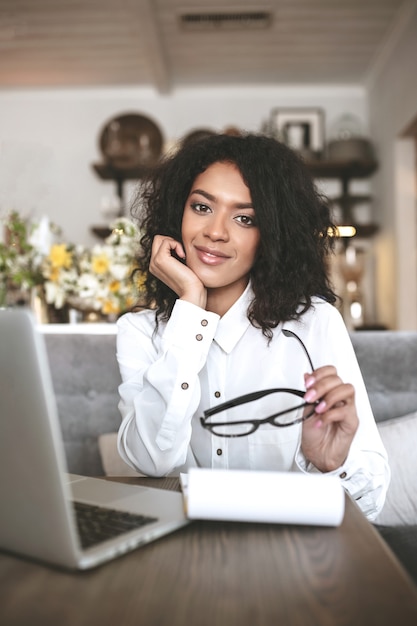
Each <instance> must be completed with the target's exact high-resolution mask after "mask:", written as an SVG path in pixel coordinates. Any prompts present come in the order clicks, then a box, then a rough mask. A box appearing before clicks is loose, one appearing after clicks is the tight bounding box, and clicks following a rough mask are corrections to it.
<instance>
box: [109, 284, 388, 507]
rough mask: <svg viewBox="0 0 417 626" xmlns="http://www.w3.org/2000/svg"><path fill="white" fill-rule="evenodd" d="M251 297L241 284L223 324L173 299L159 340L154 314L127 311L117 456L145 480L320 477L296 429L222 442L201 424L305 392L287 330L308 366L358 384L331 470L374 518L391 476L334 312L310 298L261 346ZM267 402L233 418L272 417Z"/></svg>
mask: <svg viewBox="0 0 417 626" xmlns="http://www.w3.org/2000/svg"><path fill="white" fill-rule="evenodd" d="M252 297H253V293H252V290H251V288H250V286H248V288H247V289H246V291H245V292H244V293H243V294H242V296H241V297H240V298H239V300H238V301H237V302H235V304H234V305H233V306H232V307H231V308H230V309H229V311H227V313H226V314H225V315H223V317H221V318H220V317H219V315H217V314H215V313H211V312H209V311H206V310H204V309H201V308H199V307H197V306H195V305H193V304H191V303H189V302H185V301H182V300H177V302H176V304H175V306H174V309H173V312H172V315H171V317H170V319H169V320H168V322H166V323H161V324H160V325H159V328H158V331H157V332H156V333H154V330H155V313H154V311H141V312H138V313H128V314H126V315H124V316H122V317H121V318H120V319H119V321H118V344H117V345H118V348H117V357H118V361H119V366H120V372H121V376H122V381H123V382H122V384H121V385H120V388H119V393H120V398H121V400H120V404H119V408H120V411H121V415H122V418H123V419H122V424H121V426H120V430H119V437H118V445H119V452H120V455H121V456H122V458H123V459H124V460H125V462H126V463H128V464H129V465H130V466H131V467H133V468H134V469H137V470H138V471H140V472H143V473H144V474H147V475H149V476H164V475H167V474H170V473H178V472H179V471H186V469H187V468H188V467H190V466H199V467H211V468H221V469H228V468H234V469H253V470H274V471H292V470H294V471H305V472H306V471H317V470H315V468H314V467H312V466H310V465H309V464H308V463H307V462H306V459H305V458H304V456H303V454H302V452H301V450H300V440H301V425H293V426H289V427H286V428H278V427H275V426H272V425H269V424H266V425H262V426H260V427H259V428H258V429H257V430H256V432H254V433H252V434H251V435H249V436H246V437H239V438H227V437H218V436H215V435H212V434H211V433H210V431H209V430H206V429H204V428H203V427H202V425H201V423H200V417H201V416H202V415H203V411H204V410H205V409H208V408H210V407H212V406H215V405H216V404H219V403H221V402H224V401H226V400H230V399H231V398H234V397H236V396H240V395H243V394H246V393H249V392H251V391H257V390H260V389H267V388H276V387H286V388H295V389H300V390H304V388H305V387H304V378H303V374H304V373H305V372H309V371H310V370H311V368H310V366H309V363H308V360H307V357H306V355H305V353H304V351H303V349H302V347H301V346H300V345H299V343H298V342H297V340H296V339H294V338H289V337H286V336H285V335H284V334H283V333H282V328H288V329H289V330H292V331H293V332H295V333H296V334H297V335H298V336H299V337H300V338H301V339H302V341H303V342H304V344H305V346H306V347H307V349H308V351H309V354H310V356H311V359H312V362H313V365H314V367H315V368H318V367H320V366H322V365H334V366H335V367H336V368H337V371H338V374H339V376H340V378H341V379H342V380H343V381H344V382H350V383H352V384H353V386H354V387H355V391H356V407H357V413H358V417H359V427H358V430H357V432H356V434H355V437H354V440H353V442H352V445H351V448H350V452H349V455H348V457H347V459H346V461H345V463H344V465H343V467H340V468H339V469H338V470H336V471H335V472H333V473H335V474H336V475H339V476H340V479H341V480H342V483H343V486H344V487H345V489H346V490H348V491H349V492H350V494H351V495H352V497H354V498H355V499H357V500H358V504H359V506H360V507H361V508H362V510H363V512H364V513H365V514H366V515H367V516H368V517H369V519H374V518H375V517H376V515H377V514H378V512H379V511H380V510H381V508H382V506H383V503H384V500H385V494H386V490H387V487H388V483H389V476H390V472H389V467H388V462H387V455H386V452H385V449H384V447H383V444H382V442H381V439H380V437H379V434H378V430H377V427H376V424H375V420H374V417H373V414H372V410H371V407H370V404H369V400H368V396H367V393H366V389H365V385H364V382H363V378H362V375H361V372H360V369H359V366H358V363H357V360H356V356H355V353H354V350H353V347H352V344H351V341H350V338H349V334H348V332H347V329H346V327H345V325H344V322H343V320H342V318H341V316H340V314H339V312H338V311H337V310H336V309H335V308H334V307H333V306H332V305H330V304H328V303H326V302H324V301H323V300H321V299H319V298H317V299H315V300H314V307H312V308H310V310H309V311H308V312H307V313H305V314H304V315H303V316H302V318H301V319H300V320H299V321H291V322H286V323H284V324H280V325H279V326H278V327H277V328H276V329H275V330H274V331H273V338H272V340H271V341H270V342H269V343H268V341H267V339H266V338H265V337H264V336H263V335H262V332H261V331H260V330H259V329H257V328H255V327H254V326H252V325H251V324H250V322H249V320H248V318H247V309H248V305H249V303H250V301H251V299H252ZM273 401H274V400H273V398H271V397H269V398H266V399H265V400H263V401H256V402H255V403H251V404H253V405H254V407H251V406H249V405H248V404H245V405H243V406H241V407H240V408H239V409H234V411H236V410H240V411H241V415H240V418H241V419H246V418H247V417H249V416H250V415H255V416H256V417H260V418H262V417H267V416H268V415H270V414H271V413H273V412H274V410H273V404H271V402H272V403H273ZM259 402H261V404H259ZM262 402H263V403H264V404H263V405H262ZM251 411H254V413H251Z"/></svg>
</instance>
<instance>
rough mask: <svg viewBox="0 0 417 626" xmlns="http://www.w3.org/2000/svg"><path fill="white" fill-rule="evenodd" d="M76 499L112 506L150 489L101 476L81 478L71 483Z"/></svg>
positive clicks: (73, 495)
mask: <svg viewBox="0 0 417 626" xmlns="http://www.w3.org/2000/svg"><path fill="white" fill-rule="evenodd" d="M69 487H70V489H71V492H72V497H73V499H74V500H78V501H80V502H90V503H93V504H98V505H101V506H111V505H112V504H115V503H117V502H118V501H120V500H123V499H125V498H129V497H130V498H134V497H135V496H139V495H140V494H143V493H144V492H145V491H148V487H143V486H140V485H125V484H123V483H119V482H112V481H108V480H101V479H99V478H80V480H75V481H74V482H71V483H70V484H69Z"/></svg>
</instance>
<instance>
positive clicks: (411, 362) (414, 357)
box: [45, 325, 417, 526]
mask: <svg viewBox="0 0 417 626" xmlns="http://www.w3.org/2000/svg"><path fill="white" fill-rule="evenodd" d="M104 326H106V325H104ZM104 326H103V329H104ZM58 330H59V328H58ZM105 330H106V332H107V333H108V331H109V328H108V327H107V328H105ZM83 331H84V332H83V334H61V333H59V332H57V334H54V333H50V332H48V333H47V334H45V340H46V345H47V350H48V355H49V360H50V365H51V372H52V378H53V383H54V388H55V392H56V396H57V401H58V409H59V414H60V420H61V426H62V431H63V438H64V443H65V450H66V454H67V461H68V468H69V471H71V472H73V473H80V474H86V475H96V476H98V475H103V474H106V473H107V474H129V473H132V472H131V470H130V469H129V468H127V466H126V465H125V464H124V463H123V462H122V461H121V459H120V458H119V457H118V455H117V452H116V448H115V432H116V431H117V429H118V427H119V424H120V415H119V412H118V408H117V404H118V392H117V388H118V385H119V383H120V375H119V370H118V366H117V361H116V336H115V334H98V335H97V334H89V333H87V334H86V333H85V327H84V328H83ZM103 332H104V330H103ZM352 341H353V345H354V348H355V351H356V354H357V357H358V360H359V364H360V366H361V369H362V372H363V376H364V379H365V383H366V385H367V388H368V393H369V397H370V401H371V404H372V407H373V410H374V414H375V419H376V420H377V422H378V427H379V430H380V433H381V436H382V438H383V441H384V443H385V446H386V448H387V451H388V454H389V457H390V464H391V469H392V482H391V486H390V489H389V493H388V498H387V503H386V505H385V507H384V511H383V512H382V514H381V516H380V517H379V518H378V522H379V523H380V524H383V525H389V526H392V525H397V524H401V525H405V524H417V481H416V479H415V477H416V475H417V460H416V458H417V454H416V451H417V332H395V331H361V332H356V333H352Z"/></svg>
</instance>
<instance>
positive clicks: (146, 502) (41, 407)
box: [0, 309, 188, 569]
mask: <svg viewBox="0 0 417 626" xmlns="http://www.w3.org/2000/svg"><path fill="white" fill-rule="evenodd" d="M0 503H1V505H0V506H1V511H0V548H1V549H2V550H6V551H10V552H14V553H18V554H21V555H24V556H26V557H30V558H34V559H38V560H42V561H45V562H48V563H51V564H54V565H58V566H62V567H66V568H71V569H86V568H90V567H94V566H97V565H99V564H101V563H103V562H105V561H108V560H110V559H113V558H115V557H117V556H119V555H121V554H123V553H125V552H128V551H130V550H133V549H135V548H137V547H138V546H140V545H142V544H145V543H148V542H150V541H153V540H154V539H157V538H158V537H161V536H162V535H165V534H167V533H169V532H172V531H174V530H176V529H177V528H179V527H181V526H183V525H185V524H187V523H188V520H187V519H186V517H185V515H184V507H183V499H182V495H181V494H180V493H176V492H170V491H164V490H160V489H155V488H148V487H141V486H133V485H125V484H122V483H116V482H110V481H106V480H101V479H96V478H87V477H82V476H76V475H69V474H67V470H66V461H65V454H64V447H63V442H62V437H61V431H60V424H59V420H58V414H57V407H56V402H55V396H54V391H53V387H52V380H51V376H50V371H49V364H48V359H47V353H46V348H45V345H44V339H43V336H42V334H41V333H40V332H39V331H38V330H37V329H36V324H35V322H34V319H33V317H32V315H31V313H30V312H29V311H26V310H24V309H22V310H20V309H3V310H0ZM96 518H99V520H100V521H99V522H97V519H96ZM91 527H93V530H92V529H91ZM81 531H82V534H81V535H80V533H81ZM95 531H97V535H98V536H96V532H95ZM113 533H116V534H115V535H114V536H113Z"/></svg>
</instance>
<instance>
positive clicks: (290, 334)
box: [282, 328, 314, 372]
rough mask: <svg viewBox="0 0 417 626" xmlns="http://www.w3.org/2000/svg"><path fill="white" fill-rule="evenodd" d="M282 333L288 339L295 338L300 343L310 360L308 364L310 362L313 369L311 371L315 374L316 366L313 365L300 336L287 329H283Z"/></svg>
mask: <svg viewBox="0 0 417 626" xmlns="http://www.w3.org/2000/svg"><path fill="white" fill-rule="evenodd" d="M282 332H283V334H284V335H285V336H286V337H294V339H297V341H298V343H299V344H300V345H301V347H302V348H303V350H304V353H305V355H306V357H307V359H308V362H309V364H310V367H311V371H312V372H314V365H313V362H312V360H311V358H310V355H309V353H308V350H307V348H306V347H305V345H304V343H303V341H302V339H300V337H299V336H298V335H296V334H295V333H294V332H293V331H292V330H288V329H287V328H283V329H282Z"/></svg>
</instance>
